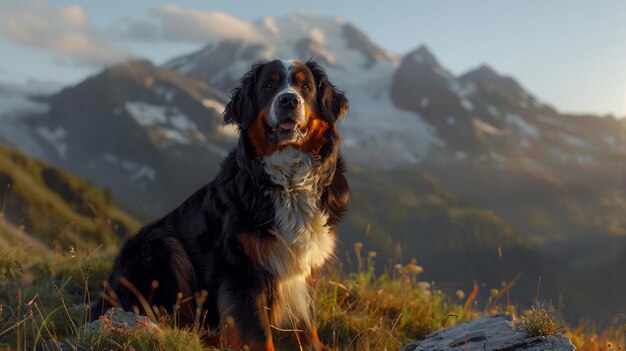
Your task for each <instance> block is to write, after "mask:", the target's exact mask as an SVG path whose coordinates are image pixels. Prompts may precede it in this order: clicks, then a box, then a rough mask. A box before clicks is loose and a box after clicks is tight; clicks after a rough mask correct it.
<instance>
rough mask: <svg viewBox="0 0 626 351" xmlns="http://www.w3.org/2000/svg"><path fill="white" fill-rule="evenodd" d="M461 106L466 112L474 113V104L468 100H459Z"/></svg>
mask: <svg viewBox="0 0 626 351" xmlns="http://www.w3.org/2000/svg"><path fill="white" fill-rule="evenodd" d="M461 106H463V108H464V109H466V110H468V111H474V104H473V103H472V102H471V101H470V100H469V99H466V98H463V99H461Z"/></svg>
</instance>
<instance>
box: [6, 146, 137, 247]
mask: <svg viewBox="0 0 626 351" xmlns="http://www.w3.org/2000/svg"><path fill="white" fill-rule="evenodd" d="M0 189H2V197H1V198H0V199H1V204H2V218H0V221H2V229H1V231H2V238H1V240H2V241H4V242H5V244H7V245H17V244H19V243H21V242H24V243H26V246H29V247H33V248H36V249H38V250H39V249H42V248H45V245H43V244H41V242H39V240H40V239H42V240H44V241H45V242H55V243H56V244H57V245H67V244H73V245H76V244H78V243H81V242H84V241H89V242H92V243H98V244H102V243H108V244H117V243H119V241H120V239H121V238H123V237H125V236H127V235H130V234H131V233H132V232H134V231H135V230H137V229H138V227H139V224H138V222H137V221H136V220H135V219H133V218H132V217H130V216H128V215H126V214H125V213H124V212H122V211H121V210H120V209H119V208H117V207H115V206H114V205H112V204H111V198H110V194H109V193H106V192H102V191H99V190H97V189H95V188H94V187H93V186H92V185H90V184H89V183H87V182H85V181H82V180H80V179H78V178H76V177H75V176H72V175H70V174H68V173H66V172H65V171H62V170H60V169H58V168H55V167H51V166H49V165H46V164H45V163H43V162H41V161H37V160H34V159H32V158H30V157H28V156H26V155H24V154H23V153H21V152H19V151H17V150H14V149H12V148H9V147H7V146H4V145H0ZM18 226H19V228H18ZM31 235H32V237H31Z"/></svg>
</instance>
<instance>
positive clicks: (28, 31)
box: [0, 0, 130, 66]
mask: <svg viewBox="0 0 626 351" xmlns="http://www.w3.org/2000/svg"><path fill="white" fill-rule="evenodd" d="M0 19H1V20H2V22H3V23H2V26H1V28H0V29H1V30H2V33H3V34H4V36H5V37H6V38H7V39H9V40H10V41H12V42H14V43H17V44H20V45H25V46H31V47H35V48H39V49H44V50H47V51H50V52H53V53H55V54H57V55H59V56H61V57H62V58H64V59H69V60H70V61H71V62H73V63H76V64H81V65H93V66H101V65H108V64H111V63H115V62H118V61H120V60H123V59H125V58H127V57H129V56H130V54H129V52H128V51H126V50H123V49H120V48H116V47H113V46H111V45H110V44H109V43H108V42H107V41H106V40H105V39H104V38H103V37H102V36H101V35H100V34H99V33H98V31H97V30H96V29H95V28H94V27H93V26H92V25H91V24H90V23H89V20H88V18H87V16H86V15H85V12H84V11H83V9H82V8H81V7H80V6H78V5H69V6H63V7H57V6H53V5H50V4H47V3H46V2H45V1H33V0H27V1H20V2H18V1H8V2H4V1H3V2H0Z"/></svg>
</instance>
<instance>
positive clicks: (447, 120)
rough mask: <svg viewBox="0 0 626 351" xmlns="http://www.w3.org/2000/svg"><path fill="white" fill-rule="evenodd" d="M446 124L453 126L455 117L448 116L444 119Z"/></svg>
mask: <svg viewBox="0 0 626 351" xmlns="http://www.w3.org/2000/svg"><path fill="white" fill-rule="evenodd" d="M446 123H448V125H451V126H453V125H455V124H456V117H454V116H450V117H448V118H446Z"/></svg>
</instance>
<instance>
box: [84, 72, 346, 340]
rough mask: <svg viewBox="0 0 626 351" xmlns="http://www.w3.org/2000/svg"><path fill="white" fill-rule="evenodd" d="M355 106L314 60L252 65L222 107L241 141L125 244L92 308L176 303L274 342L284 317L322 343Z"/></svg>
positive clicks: (233, 333)
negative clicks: (320, 294) (326, 277)
mask: <svg viewBox="0 0 626 351" xmlns="http://www.w3.org/2000/svg"><path fill="white" fill-rule="evenodd" d="M347 110H348V100H347V99H346V97H345V96H344V94H343V93H342V92H341V91H339V90H338V89H337V88H335V86H334V85H333V84H332V83H331V82H330V81H329V80H328V77H327V75H326V72H325V70H324V69H323V68H322V67H320V66H319V65H318V64H316V63H315V62H313V61H309V62H305V63H303V62H300V61H284V60H275V61H272V62H268V63H257V64H255V65H254V66H253V67H252V69H251V70H250V71H249V72H248V73H246V74H245V75H244V76H243V78H242V79H241V84H240V86H239V87H237V88H235V89H234V90H233V91H232V92H231V94H230V102H228V104H227V105H226V108H225V110H224V113H223V115H224V122H225V123H226V124H235V125H236V126H237V127H238V129H239V131H240V136H239V140H238V144H237V146H236V147H235V149H234V150H233V151H232V152H231V153H230V154H229V155H228V156H227V157H226V159H225V160H224V161H223V163H222V165H221V170H220V172H219V173H218V175H217V176H216V178H215V179H214V180H213V181H212V182H210V183H209V184H207V185H206V186H204V187H202V188H201V189H200V190H198V191H196V192H195V193H194V194H193V195H191V196H190V197H189V198H188V199H187V200H185V201H184V202H183V203H182V204H181V205H180V206H178V207H177V208H176V209H174V210H173V211H172V212H170V213H169V214H167V215H165V216H164V217H163V218H161V219H159V220H157V221H156V222H154V223H152V224H149V225H147V226H146V227H144V228H143V229H141V230H140V231H139V233H138V234H137V235H135V236H133V237H132V238H130V239H129V240H128V241H127V242H126V243H125V244H124V246H123V247H122V249H121V252H120V253H119V256H118V257H117V258H116V260H115V263H114V265H113V271H112V273H111V276H110V278H109V287H108V289H105V297H104V298H103V299H102V300H101V301H100V303H99V304H98V305H99V306H98V307H97V308H95V310H96V311H94V314H93V315H94V316H98V315H99V314H101V313H102V311H103V310H105V309H106V308H107V307H109V306H112V305H114V306H120V307H122V308H124V309H126V310H133V309H135V310H137V309H139V310H140V311H141V313H147V314H149V313H150V311H145V310H146V309H147V310H150V309H151V308H155V307H156V308H161V309H164V310H165V311H167V312H168V313H172V312H174V310H176V311H177V312H178V315H179V317H180V319H181V323H183V324H187V323H193V322H194V320H196V321H197V318H198V315H199V314H201V315H202V320H203V321H204V322H203V327H205V328H207V330H210V331H213V333H216V335H217V337H216V338H214V339H213V340H215V343H216V344H218V345H217V346H221V347H228V348H231V349H234V350H240V349H246V350H252V351H256V350H274V346H273V342H272V329H285V328H286V329H290V330H298V331H302V333H301V335H302V336H300V337H299V338H300V341H301V344H300V345H306V346H305V347H308V348H311V349H313V350H326V349H327V348H326V346H324V345H323V344H322V343H321V342H320V340H319V338H318V336H317V330H316V325H315V304H314V297H313V289H312V284H313V275H314V273H315V272H316V271H318V270H319V269H320V268H321V267H322V266H323V265H324V263H325V262H326V261H327V260H328V259H329V258H331V257H332V256H333V251H334V249H335V242H336V238H335V231H334V228H335V226H336V225H337V223H338V222H339V220H340V218H341V216H342V214H343V213H344V212H345V210H346V207H347V205H348V201H349V198H350V194H349V189H348V184H347V182H346V178H345V176H344V171H345V170H344V163H343V161H342V157H341V153H340V150H339V145H340V136H339V133H338V131H337V128H336V124H337V122H338V121H339V120H341V118H342V117H343V116H344V115H345V114H346V112H347ZM199 292H203V293H202V300H203V304H202V306H201V308H200V309H197V306H196V305H197V300H198V296H199ZM152 306H154V307H152ZM199 312H202V313H199ZM196 323H197V322H196Z"/></svg>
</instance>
